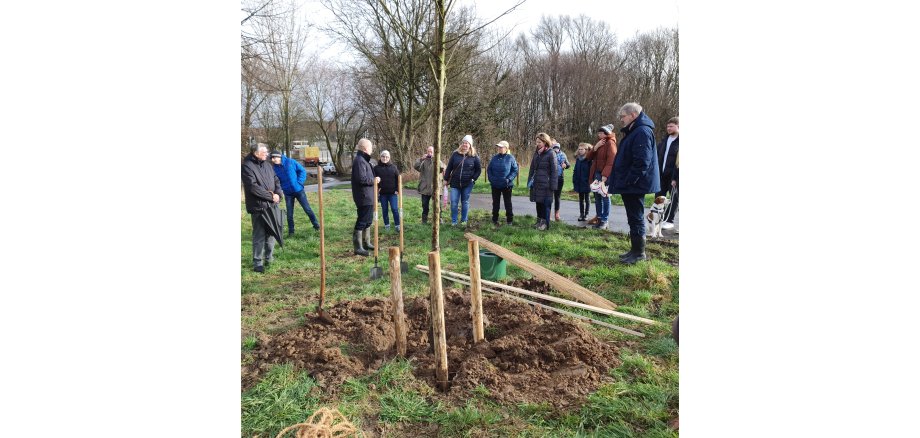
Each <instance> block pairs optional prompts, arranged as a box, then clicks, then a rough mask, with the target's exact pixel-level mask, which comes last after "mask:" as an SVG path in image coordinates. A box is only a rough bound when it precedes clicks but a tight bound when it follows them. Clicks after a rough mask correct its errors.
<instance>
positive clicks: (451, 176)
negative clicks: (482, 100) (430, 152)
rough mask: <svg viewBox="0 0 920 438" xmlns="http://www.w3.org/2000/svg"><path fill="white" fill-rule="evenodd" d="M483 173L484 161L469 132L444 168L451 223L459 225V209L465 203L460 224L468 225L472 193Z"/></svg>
mask: <svg viewBox="0 0 920 438" xmlns="http://www.w3.org/2000/svg"><path fill="white" fill-rule="evenodd" d="M481 173H482V163H481V162H480V161H479V157H478V156H476V148H474V147H473V136H471V135H469V134H467V135H465V136H464V137H463V140H461V141H460V146H459V147H457V150H455V151H454V153H453V154H451V155H450V159H449V160H448V161H447V169H445V170H444V184H445V185H450V223H451V225H457V210H458V207H459V204H461V203H462V204H463V214H462V215H461V218H460V225H461V226H466V222H467V218H468V215H469V210H470V193H472V192H473V185H474V184H476V180H477V179H479V175H480V174H481Z"/></svg>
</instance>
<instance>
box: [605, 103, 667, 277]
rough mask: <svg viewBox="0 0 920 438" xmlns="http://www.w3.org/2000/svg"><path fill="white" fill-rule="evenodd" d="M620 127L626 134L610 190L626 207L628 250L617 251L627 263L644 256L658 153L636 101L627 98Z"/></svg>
mask: <svg viewBox="0 0 920 438" xmlns="http://www.w3.org/2000/svg"><path fill="white" fill-rule="evenodd" d="M619 118H620V121H621V122H623V126H624V128H623V129H621V130H620V131H622V132H623V133H624V134H625V136H624V137H623V140H622V141H620V145H619V148H618V149H619V150H618V151H617V156H616V158H614V160H613V185H612V186H611V191H612V193H619V194H620V196H622V198H623V207H625V208H626V221H627V222H628V223H629V240H630V243H631V244H632V245H631V248H630V250H629V252H627V253H625V254H621V255H620V260H622V261H623V262H624V263H626V264H630V265H631V264H635V263H636V262H638V261H639V260H645V259H646V258H647V257H646V255H645V217H644V216H645V203H644V201H645V195H646V194H648V193H656V192H658V191H659V190H661V186H660V183H659V181H658V178H659V175H660V173H661V172H659V171H658V153H657V151H656V150H655V136H654V134H653V133H652V130H653V129H655V123H654V122H652V119H650V118H649V117H648V116H647V115H645V113H644V112H642V106H640V105H639V104H638V103H635V102H630V103H627V104H626V105H623V107H622V108H620V111H619Z"/></svg>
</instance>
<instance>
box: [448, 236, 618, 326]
mask: <svg viewBox="0 0 920 438" xmlns="http://www.w3.org/2000/svg"><path fill="white" fill-rule="evenodd" d="M464 236H465V237H466V238H467V239H469V240H476V241H478V242H479V244H480V245H482V246H484V247H486V248H487V249H488V250H490V251H492V252H494V253H495V254H497V255H498V256H499V257H501V258H503V259H505V260H508V261H509V262H511V263H514V264H515V265H516V266H518V267H519V268H521V269H523V270H525V271H527V272H530V273H531V274H532V275H533V276H534V277H536V278H538V279H540V280H543V281H545V282H547V283H549V284H550V285H552V286H553V287H555V288H556V290H558V291H559V292H562V293H564V294H566V295H567V296H569V297H571V298H572V299H575V300H577V301H581V302H583V303H587V304H590V305H592V306H597V307H600V308H602V309H607V310H614V309H616V308H617V306H616V304H613V303H612V302H610V300H608V299H606V298H604V297H602V296H600V295H598V294H596V293H594V292H591V291H590V290H588V289H586V288H584V287H583V286H581V285H579V284H577V283H575V282H574V281H572V280H569V279H568V278H565V277H563V276H561V275H559V274H557V273H555V272H553V271H550V270H549V269H546V268H544V267H543V266H540V265H538V264H536V263H534V262H531V261H530V260H527V259H526V258H524V257H522V256H520V255H518V254H516V253H515V252H513V251H511V250H509V249H506V248H504V247H502V246H500V245H498V244H495V243H492V242H489V241H488V240H486V239H483V238H482V237H479V236H477V235H475V234H473V233H465V234H464Z"/></svg>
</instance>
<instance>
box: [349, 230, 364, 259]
mask: <svg viewBox="0 0 920 438" xmlns="http://www.w3.org/2000/svg"><path fill="white" fill-rule="evenodd" d="M351 243H352V244H353V245H354V247H355V255H359V256H365V257H367V251H365V250H364V248H363V247H362V246H361V230H354V234H353V235H352V237H351Z"/></svg>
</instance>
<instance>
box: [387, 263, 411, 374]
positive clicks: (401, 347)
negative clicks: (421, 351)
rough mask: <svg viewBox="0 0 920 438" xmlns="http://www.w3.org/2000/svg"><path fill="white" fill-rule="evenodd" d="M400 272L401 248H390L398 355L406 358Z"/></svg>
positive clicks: (391, 291)
mask: <svg viewBox="0 0 920 438" xmlns="http://www.w3.org/2000/svg"><path fill="white" fill-rule="evenodd" d="M401 275H402V274H401V273H400V270H399V248H397V247H395V246H393V247H390V300H391V301H392V302H393V321H394V323H395V325H396V354H397V355H399V356H400V357H406V333H407V332H408V330H407V329H406V312H405V310H404V309H403V296H402V279H401Z"/></svg>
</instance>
